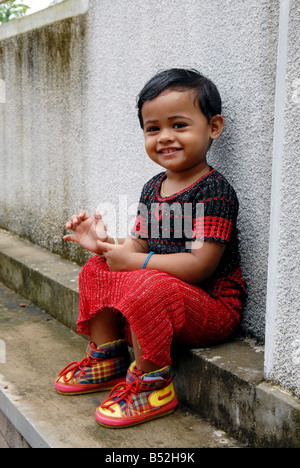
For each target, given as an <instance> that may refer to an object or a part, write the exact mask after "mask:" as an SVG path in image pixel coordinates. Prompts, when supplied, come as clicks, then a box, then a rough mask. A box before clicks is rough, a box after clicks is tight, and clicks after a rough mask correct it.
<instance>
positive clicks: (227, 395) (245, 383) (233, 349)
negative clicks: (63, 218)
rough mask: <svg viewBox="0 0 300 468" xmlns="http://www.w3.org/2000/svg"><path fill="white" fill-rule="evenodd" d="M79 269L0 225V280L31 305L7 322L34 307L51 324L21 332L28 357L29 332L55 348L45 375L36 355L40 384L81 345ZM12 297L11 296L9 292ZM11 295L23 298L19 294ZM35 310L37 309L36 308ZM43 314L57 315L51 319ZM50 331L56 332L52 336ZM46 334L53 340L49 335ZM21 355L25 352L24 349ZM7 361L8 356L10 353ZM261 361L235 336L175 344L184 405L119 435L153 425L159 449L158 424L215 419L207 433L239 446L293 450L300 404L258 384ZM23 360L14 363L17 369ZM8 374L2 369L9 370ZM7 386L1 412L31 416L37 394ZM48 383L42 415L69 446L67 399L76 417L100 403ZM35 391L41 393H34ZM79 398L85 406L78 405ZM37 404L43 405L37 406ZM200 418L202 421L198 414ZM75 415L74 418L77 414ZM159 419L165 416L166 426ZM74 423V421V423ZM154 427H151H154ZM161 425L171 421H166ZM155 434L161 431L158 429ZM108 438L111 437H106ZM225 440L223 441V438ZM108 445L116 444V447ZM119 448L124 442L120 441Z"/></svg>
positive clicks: (35, 378) (255, 349)
mask: <svg viewBox="0 0 300 468" xmlns="http://www.w3.org/2000/svg"><path fill="white" fill-rule="evenodd" d="M79 271H80V267H79V266H78V265H76V264H74V263H72V262H69V261H66V260H64V259H62V258H61V257H59V256H58V255H54V254H52V253H50V252H48V251H47V250H45V249H42V248H41V247H38V246H36V245H33V244H31V243H29V242H27V241H24V240H22V239H20V238H19V237H18V236H15V235H13V234H11V233H8V232H6V231H2V230H0V281H2V283H4V284H5V285H6V286H8V287H9V288H10V289H11V290H13V291H15V292H17V293H18V294H20V295H21V296H22V297H23V298H25V299H26V300H27V301H30V303H33V304H35V306H33V305H32V304H31V305H30V306H29V305H28V306H26V307H25V308H21V307H19V305H17V304H16V307H17V313H16V314H15V315H14V319H11V321H10V323H11V325H12V324H13V323H14V320H16V327H17V326H18V320H19V321H22V317H23V316H24V314H27V312H28V311H29V310H30V311H33V310H34V313H35V314H37V315H38V316H40V317H41V316H42V315H41V314H44V313H46V315H45V316H43V317H46V318H43V320H41V322H42V323H43V326H45V324H47V325H48V327H50V328H47V330H48V331H47V332H46V328H45V331H44V332H42V333H40V334H38V333H35V332H34V330H35V327H37V328H38V327H39V326H41V324H39V325H38V324H37V322H39V321H38V320H34V319H33V320H34V324H35V325H32V327H29V330H28V331H29V338H28V340H29V342H27V344H26V343H25V342H24V349H25V350H28V353H29V354H30V355H31V356H35V359H38V356H39V354H40V353H39V352H38V348H39V346H41V342H40V343H37V347H35V345H34V344H33V342H35V339H34V338H33V337H32V334H33V333H34V336H36V337H38V336H43V333H44V337H45V339H43V340H42V343H43V347H44V346H45V351H43V354H45V353H46V354H47V350H48V352H49V353H50V350H53V352H54V351H55V356H53V357H52V358H51V359H47V372H45V368H44V367H43V366H44V364H45V361H44V360H42V362H41V363H40V366H41V368H40V369H41V372H42V374H43V379H45V381H46V380H47V379H50V374H51V378H52V379H53V375H54V376H55V375H56V374H57V372H58V371H59V370H60V369H61V368H62V367H64V366H65V365H66V363H68V362H70V361H73V360H78V359H81V356H82V353H83V351H82V350H83V349H85V346H86V340H85V339H84V338H82V337H80V336H78V335H77V334H76V333H74V330H75V329H76V320H77V316H78V284H77V280H78V273H79ZM11 294H13V293H12V292H11ZM18 300H22V299H20V298H19V299H18ZM28 304H29V303H28ZM36 307H37V308H38V309H37V308H36ZM6 309H7V308H6ZM6 309H5V310H6ZM40 309H41V310H42V311H44V312H41V310H40ZM6 313H8V312H7V311H6V312H5V314H6ZM5 314H3V319H1V321H0V338H1V339H2V340H4V341H5V340H6V338H5V336H6V335H5V334H6V333H8V328H5V323H6V319H5ZM49 315H50V316H51V317H53V318H55V319H56V320H52V319H51V317H49ZM1 318H2V311H1ZM49 318H50V320H49ZM8 321H9V319H8ZM25 325H26V324H25V323H23V325H22V327H19V328H17V329H18V330H19V331H20V329H21V328H22V330H23V328H24V327H25V329H27V327H26V326H25ZM51 327H53V328H51ZM55 327H56V328H55ZM54 328H55V330H57V332H55V333H54ZM9 329H10V327H9ZM12 329H13V328H12ZM2 330H4V332H5V334H3V332H2ZM49 330H52V331H49ZM58 330H60V331H58ZM62 330H64V332H62ZM12 333H13V332H12ZM62 333H64V334H65V335H66V336H69V337H70V342H69V344H68V345H67V347H65V345H64V340H65V338H64V340H63V339H61V335H60V334H62ZM56 334H57V336H58V337H60V339H58V340H57V341H51V340H54V335H55V336H56ZM65 335H64V337H65ZM50 337H52V338H51V340H50ZM11 342H13V343H17V342H18V339H17V337H15V338H11ZM8 346H10V342H8ZM18 349H19V347H18ZM10 354H14V355H15V357H14V362H15V364H14V365H15V366H16V365H17V362H18V354H22V352H21V353H18V352H17V348H13V351H12V352H11V353H9V354H8V356H10ZM23 354H25V351H24V353H23ZM29 354H28V357H27V361H26V362H27V364H26V363H24V364H22V365H23V366H24V369H25V368H27V369H28V368H30V367H33V363H32V362H31V363H30V360H29V357H30V356H29ZM11 359H13V357H12V356H11ZM43 363H44V364H43ZM263 363H264V350H263V347H261V346H257V345H256V344H255V342H254V341H253V340H247V339H241V338H236V339H234V340H232V341H231V342H229V343H225V344H221V345H218V346H213V347H210V348H204V349H198V350H196V349H195V350H185V351H183V350H178V349H177V350H175V351H174V355H173V368H174V372H175V374H176V378H175V385H176V390H177V394H178V397H179V399H180V402H181V404H182V405H183V406H182V408H179V409H178V410H177V411H176V413H175V414H174V415H170V416H167V417H165V418H161V420H157V421H154V422H149V423H147V424H146V425H142V426H140V427H143V429H141V430H137V433H136V432H135V431H136V428H135V429H134V428H130V429H126V430H125V429H124V430H122V431H126V434H128V432H127V431H129V430H130V431H133V432H132V434H136V437H137V443H138V444H139V443H140V442H141V441H142V440H144V439H143V437H142V436H139V435H138V434H140V433H143V434H146V433H147V432H143V431H148V430H147V429H146V427H147V426H148V427H152V428H153V429H154V428H155V429H154V430H153V436H155V438H154V439H151V442H149V443H150V446H152V447H155V446H156V445H157V444H158V446H159V447H160V446H163V445H159V444H163V443H164V440H163V439H164V438H163V437H162V440H161V441H160V442H159V440H158V439H157V437H156V436H157V435H158V434H159V431H158V425H162V427H164V426H163V425H164V424H166V427H165V428H164V429H163V430H164V431H166V430H167V428H168V427H170V426H172V431H171V433H172V434H173V436H174V427H175V426H176V427H177V426H178V430H179V431H182V430H185V431H186V430H187V429H188V428H189V427H193V428H194V430H193V431H191V432H192V433H194V432H196V433H197V434H198V435H199V437H200V433H201V431H202V425H203V424H204V425H205V424H206V423H204V421H210V422H211V423H212V424H214V426H215V428H217V429H211V432H210V431H209V429H207V430H208V432H210V434H211V435H213V434H218V432H215V431H216V430H220V431H225V432H226V434H230V436H231V437H234V438H235V439H236V440H239V441H240V442H241V443H243V444H245V443H246V444H248V445H250V446H253V447H299V446H300V433H299V431H300V402H299V400H298V399H296V398H295V397H294V396H293V395H291V394H289V393H288V392H286V391H284V390H282V389H280V388H278V387H276V386H275V385H273V384H272V383H271V382H266V381H264V373H263ZM22 365H21V366H20V367H18V368H19V369H22ZM7 368H8V366H7V365H6V366H3V369H7ZM48 369H49V372H48ZM7 372H8V374H9V371H8V370H7ZM1 374H2V370H1ZM2 375H4V374H2ZM26 375H27V374H26ZM47 376H48V377H47ZM4 377H5V376H4ZM5 378H6V377H5ZM5 378H4V383H3V385H5V382H6V380H5ZM26 378H27V377H26ZM31 378H32V382H34V383H36V382H37V388H38V389H39V387H40V386H41V387H43V385H44V383H43V380H42V381H40V378H39V372H36V374H35V375H32V377H31ZM7 379H8V380H9V379H10V382H14V378H13V374H9V375H7ZM9 385H10V384H6V385H5V386H8V389H4V388H1V400H0V404H1V406H0V411H2V412H3V413H5V412H4V411H3V409H2V407H3V405H4V407H5V405H6V404H4V403H3V405H2V403H1V401H2V402H5V401H6V403H7V402H8V401H10V402H11V404H10V403H7V405H8V406H9V407H11V408H16V406H17V408H18V409H17V411H18V412H20V411H21V409H23V408H25V407H26V402H28V401H31V407H30V408H29V413H30V414H33V413H34V408H36V404H35V401H38V402H39V403H41V400H40V398H38V397H37V396H35V397H34V398H33V400H30V398H29V397H28V394H26V392H25V394H26V395H25V396H26V398H25V397H24V398H21V396H22V392H23V393H24V390H22V389H21V387H22V385H21V387H19V389H17V391H16V392H17V393H14V394H17V395H19V396H18V398H16V401H15V398H14V394H13V395H12V396H11V398H10V397H9V396H8V394H9ZM14 385H15V384H14ZM49 385H50V386H49ZM52 385H53V384H51V382H50V380H47V384H45V394H46V395H47V392H48V395H49V400H47V398H46V399H45V402H47V404H49V405H50V406H49V412H48V413H49V414H50V413H51V417H53V418H54V420H55V419H56V422H55V423H54V426H52V427H55V426H56V424H58V419H59V420H60V419H62V421H61V423H60V424H61V427H62V430H61V431H60V437H61V440H62V442H61V443H62V444H70V443H74V442H72V441H74V440H75V438H74V437H75V435H72V437H71V436H70V438H69V439H68V435H69V434H68V430H66V433H65V431H64V429H63V428H66V427H68V428H70V427H71V425H70V419H69V418H70V417H71V416H72V408H73V411H74V406H73V404H72V402H74V401H75V399H76V411H77V410H78V411H80V412H81V414H86V406H85V405H87V404H88V406H89V407H90V408H91V407H93V408H94V407H95V405H96V406H97V402H98V401H99V399H98V396H97V397H95V395H93V396H85V397H84V399H85V400H84V399H83V398H82V396H81V397H73V398H74V400H73V399H72V401H71V400H70V402H68V403H65V401H66V397H61V396H60V395H56V394H55V395H53V393H51V392H52V391H51V390H49V389H50V388H51V386H52ZM35 386H36V385H33V387H34V388H35ZM32 391H33V390H32V387H31V389H30V390H28V392H29V394H31V392H32ZM40 391H41V390H38V392H40ZM18 392H19V393H18ZM50 395H51V397H50ZM97 395H98V394H97ZM7 398H8V399H7ZM61 398H63V400H64V405H63V408H64V410H63V409H61V408H60V407H59V405H58V401H61ZM83 401H84V403H82V402H83ZM16 402H17V403H16ZM81 403H82V404H83V405H84V410H81V409H80V408H81ZM52 405H53V406H52ZM68 405H70V406H68ZM41 406H43V405H42V403H41ZM185 407H186V408H188V409H189V410H191V411H192V412H193V414H189V413H188V412H186V411H185V409H184V408H185ZM55 408H56V409H55ZM199 416H200V417H201V418H203V419H198V418H199ZM171 418H173V421H174V424H172V425H170V421H171ZM176 418H178V419H176ZM190 418H192V419H190ZM42 419H43V421H42V423H43V426H44V429H45V431H46V432H47V427H49V425H50V422H49V420H47V415H46V413H45V415H44V417H43V418H42ZM75 419H76V420H77V418H75ZM87 419H88V421H87V424H89V426H88V428H89V429H87V433H88V434H92V433H93V430H92V429H91V426H90V425H91V424H92V425H93V422H92V423H91V421H90V416H89V417H87ZM92 419H93V418H92ZM166 421H169V423H168V422H166ZM73 422H74V425H75V426H76V422H75V421H73ZM175 422H176V424H175ZM186 423H187V425H186ZM154 424H156V425H155V426H154ZM168 424H169V425H170V426H168ZM197 424H199V426H197V428H198V429H197V430H195V427H196V425H197ZM72 427H73V425H72ZM208 427H209V426H208ZM144 428H145V429H144ZM184 428H185V429H184ZM99 430H100V431H103V429H102V428H100V429H99V427H97V429H96V431H97V432H96V433H97V436H96V437H95V439H93V441H92V443H94V441H98V443H100V444H101V443H104V444H106V442H103V441H102V440H101V442H99V440H98V438H99ZM176 430H177V429H176ZM203 430H204V429H203ZM107 431H110V430H107V429H105V437H106V434H107ZM187 432H189V431H187ZM204 432H205V430H204ZM79 433H80V431H79ZM109 433H110V432H109ZM21 434H22V432H21ZM101 434H102V433H101ZM161 434H163V432H162V433H161ZM166 434H168V436H167V442H166V444H167V445H165V446H166V447H169V446H170V444H172V443H175V445H171V446H177V447H179V446H181V445H176V444H178V443H181V444H188V445H182V446H185V447H188V446H189V444H196V445H192V446H193V447H197V446H201V445H197V443H198V444H201V443H202V442H201V441H200V438H199V439H198V442H196V441H195V440H193V436H192V434H189V437H187V435H188V434H186V433H185V436H186V437H187V439H186V441H185V442H184V440H185V439H184V437H183V434H181V433H180V432H179V433H177V435H175V436H174V437H173V436H172V435H171V434H170V433H168V432H166ZM222 434H223V433H222ZM107 437H110V436H108V435H107ZM115 437H116V438H115V439H114V443H117V442H116V441H117V440H120V437H118V436H115ZM139 437H141V438H139ZM222 437H223V435H222ZM222 437H221V438H222ZM66 438H67V439H66ZM213 438H214V436H213ZM25 439H26V438H25ZM88 439H89V440H90V437H88ZM125 439H126V437H125V436H124V440H123V439H122V440H123V441H122V442H119V444H120V443H121V444H126V443H127V442H126V440H125ZM130 439H131V440H130V446H132V445H131V444H132V438H131V437H130ZM43 440H44V439H43ZM105 440H106V439H105ZM224 440H227V439H226V437H225V439H224ZM172 441H174V442H172ZM180 441H181V442H180ZM219 442H220V441H219ZM219 442H217V441H216V439H214V441H212V440H210V442H207V443H208V444H209V443H210V444H214V443H217V445H218V443H219ZM29 443H31V442H29ZM42 443H45V442H42ZM53 443H54V446H55V444H56V443H57V441H54V442H51V444H53ZM76 443H77V441H76ZM78 443H82V440H81V442H80V437H79V439H78ZM85 443H88V440H85V441H84V444H85ZM95 443H96V442H95ZM107 443H108V444H110V443H113V442H112V439H109V442H107ZM205 443H206V442H203V444H204V446H206V445H205ZM230 443H231V442H228V444H229V445H230ZM151 444H154V445H151ZM233 444H234V442H233ZM221 445H222V444H221ZM225 445H226V444H225ZM106 446H109V445H106ZM112 446H114V447H117V446H118V445H112ZM122 446H123V447H126V445H122ZM137 446H139V445H137ZM207 446H209V445H207ZM210 446H213V445H210Z"/></svg>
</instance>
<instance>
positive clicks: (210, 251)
mask: <svg viewBox="0 0 300 468" xmlns="http://www.w3.org/2000/svg"><path fill="white" fill-rule="evenodd" d="M133 242H134V241H133V240H132V239H130V238H128V239H126V241H125V242H124V244H123V245H119V246H115V245H110V244H106V245H105V243H103V242H98V245H99V248H101V250H102V251H103V254H104V256H105V258H106V260H107V263H108V266H109V268H110V269H111V270H113V271H133V270H139V269H141V268H142V266H143V264H144V262H145V260H146V259H147V256H148V253H143V252H137V251H136V248H135V246H134V244H133ZM142 242H145V241H142ZM224 250H225V244H222V243H221V242H215V241H205V242H204V243H203V244H202V246H201V247H200V248H197V249H196V248H194V249H192V251H191V253H188V252H182V253H174V254H153V255H152V256H151V257H150V258H149V261H148V263H147V265H146V268H149V269H153V270H160V271H163V272H165V273H169V274H170V275H173V276H175V277H176V278H179V279H181V280H183V281H186V282H187V283H192V284H196V283H199V282H201V281H204V280H205V279H207V278H209V277H210V276H211V275H212V274H213V272H214V271H215V270H216V268H217V266H218V264H219V262H220V260H221V257H222V255H223V253H224Z"/></svg>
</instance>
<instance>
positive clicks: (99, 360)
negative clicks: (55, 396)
mask: <svg viewBox="0 0 300 468" xmlns="http://www.w3.org/2000/svg"><path fill="white" fill-rule="evenodd" d="M129 363H130V359H129V353H128V348H127V345H126V342H125V341H124V340H118V341H113V342H111V343H105V344H103V345H101V346H98V347H96V345H95V343H94V342H93V341H91V342H90V343H89V344H88V347H87V350H86V357H85V358H84V359H83V360H82V361H81V362H78V361H75V362H71V363H70V364H69V365H68V366H66V367H65V368H64V369H63V370H62V371H61V373H60V374H59V376H58V377H57V379H56V380H55V384H54V386H55V388H56V390H57V391H58V392H59V393H62V394H63V395H80V394H82V393H91V392H98V391H100V390H110V389H111V388H113V387H114V386H115V385H116V384H119V383H120V382H123V381H124V376H125V375H126V371H127V368H128V365H129Z"/></svg>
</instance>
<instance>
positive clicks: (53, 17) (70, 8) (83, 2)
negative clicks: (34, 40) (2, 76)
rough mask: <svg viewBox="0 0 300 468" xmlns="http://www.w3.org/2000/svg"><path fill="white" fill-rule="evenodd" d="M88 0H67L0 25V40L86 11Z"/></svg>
mask: <svg viewBox="0 0 300 468" xmlns="http://www.w3.org/2000/svg"><path fill="white" fill-rule="evenodd" d="M88 8H89V0H68V1H64V2H62V3H58V4H57V5H53V6H52V7H48V8H46V9H45V10H41V11H38V12H37V13H33V14H31V15H28V16H24V17H23V18H20V19H15V20H13V21H10V22H8V23H5V24H2V25H1V26H0V41H3V40H5V39H8V38H10V37H14V36H18V35H19V34H24V33H26V32H28V31H32V30H34V29H39V28H42V27H44V26H47V25H49V24H52V23H56V22H57V21H62V20H64V19H67V18H72V17H73V16H78V15H83V14H85V13H87V12H88Z"/></svg>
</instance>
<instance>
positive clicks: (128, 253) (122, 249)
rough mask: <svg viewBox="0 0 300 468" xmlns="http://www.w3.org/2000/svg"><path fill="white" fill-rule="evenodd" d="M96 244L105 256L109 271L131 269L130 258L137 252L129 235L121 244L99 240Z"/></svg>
mask: <svg viewBox="0 0 300 468" xmlns="http://www.w3.org/2000/svg"><path fill="white" fill-rule="evenodd" d="M97 245H98V248H99V249H100V250H101V251H102V254H103V255H104V257H105V258H106V263H107V265H108V267H109V269H110V270H111V271H130V270H131V269H132V268H131V265H132V259H133V256H134V255H135V254H136V253H137V246H136V244H135V242H134V240H133V239H132V238H131V237H127V238H126V239H125V242H124V243H123V244H121V245H120V244H119V245H115V244H108V243H107V242H101V241H98V242H97Z"/></svg>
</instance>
